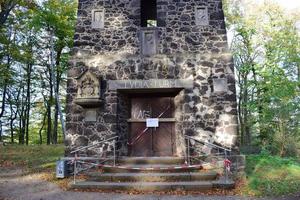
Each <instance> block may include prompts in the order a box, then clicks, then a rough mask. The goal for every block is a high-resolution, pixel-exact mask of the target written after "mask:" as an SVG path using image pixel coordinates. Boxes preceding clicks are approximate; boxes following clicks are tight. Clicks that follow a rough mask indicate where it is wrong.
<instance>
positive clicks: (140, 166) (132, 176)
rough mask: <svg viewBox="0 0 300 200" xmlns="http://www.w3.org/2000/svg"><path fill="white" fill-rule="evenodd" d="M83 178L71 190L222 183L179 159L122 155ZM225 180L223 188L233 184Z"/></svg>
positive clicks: (203, 187) (201, 187)
mask: <svg viewBox="0 0 300 200" xmlns="http://www.w3.org/2000/svg"><path fill="white" fill-rule="evenodd" d="M86 175H87V179H86V180H81V181H77V182H76V183H74V184H72V186H71V187H72V188H73V189H99V190H110V191H111V190H134V191H170V190H177V189H182V190H196V191H206V190H211V189H212V188H215V187H220V186H224V185H223V184H222V183H220V181H219V180H218V174H217V173H216V172H215V171H212V170H211V171H208V170H202V166H190V167H188V166H185V165H184V159H183V158H176V157H150V158H149V157H147V158H143V157H126V158H120V159H119V160H118V162H117V165H116V166H115V167H113V166H103V167H101V172H100V171H90V172H87V173H86ZM233 186H234V183H233V182H226V187H229V188H230V187H233Z"/></svg>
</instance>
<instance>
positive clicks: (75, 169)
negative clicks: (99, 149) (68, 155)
mask: <svg viewBox="0 0 300 200" xmlns="http://www.w3.org/2000/svg"><path fill="white" fill-rule="evenodd" d="M76 160H77V152H76V153H75V158H74V177H73V178H74V180H73V182H74V184H76V173H77V166H76V164H77V161H76Z"/></svg>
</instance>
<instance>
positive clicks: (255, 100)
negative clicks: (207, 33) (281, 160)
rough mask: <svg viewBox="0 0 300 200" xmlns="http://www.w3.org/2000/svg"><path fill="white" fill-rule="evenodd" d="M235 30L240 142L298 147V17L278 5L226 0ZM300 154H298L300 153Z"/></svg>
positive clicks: (292, 151) (278, 149)
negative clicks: (296, 25) (296, 24)
mask: <svg viewBox="0 0 300 200" xmlns="http://www.w3.org/2000/svg"><path fill="white" fill-rule="evenodd" d="M225 8H226V10H225V11H226V15H227V23H228V26H229V27H230V28H231V29H232V30H233V32H234V39H233V42H232V52H233V56H234V61H235V67H236V73H237V77H238V88H239V93H238V102H239V121H240V125H241V129H240V131H241V132H240V134H241V143H242V145H247V146H251V145H259V146H261V147H262V148H266V149H268V150H269V151H270V152H271V153H273V154H277V155H280V156H294V155H297V154H298V153H299V152H297V151H298V149H299V148H300V132H299V125H300V115H299V113H300V112H299V111H300V98H299V96H300V90H299V88H300V87H299V86H300V82H299V81H300V67H299V66H300V34H299V30H297V29H296V27H295V23H296V22H297V21H299V20H300V16H299V15H295V14H291V13H288V14H287V13H286V12H285V11H284V10H283V9H281V8H280V7H279V6H278V5H276V4H274V3H272V2H268V3H262V4H259V3H255V4H253V2H252V1H249V0H243V1H236V0H227V1H225ZM298 155H299V154H298Z"/></svg>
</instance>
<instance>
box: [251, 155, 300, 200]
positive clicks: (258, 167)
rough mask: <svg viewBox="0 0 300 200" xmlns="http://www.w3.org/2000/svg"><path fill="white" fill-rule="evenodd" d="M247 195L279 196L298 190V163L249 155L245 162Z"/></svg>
mask: <svg viewBox="0 0 300 200" xmlns="http://www.w3.org/2000/svg"><path fill="white" fill-rule="evenodd" d="M246 163H247V165H246V174H247V179H248V185H247V188H246V192H247V193H251V194H255V195H258V196H280V195H286V194H291V193H295V192H298V191H299V190H300V163H299V161H298V162H297V161H296V160H295V159H291V158H281V157H277V156H270V155H268V154H267V153H265V154H262V155H249V156H247V160H246Z"/></svg>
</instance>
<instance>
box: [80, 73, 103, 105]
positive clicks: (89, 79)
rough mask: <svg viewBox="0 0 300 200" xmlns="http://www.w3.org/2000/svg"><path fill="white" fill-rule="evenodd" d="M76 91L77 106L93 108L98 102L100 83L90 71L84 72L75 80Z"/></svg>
mask: <svg viewBox="0 0 300 200" xmlns="http://www.w3.org/2000/svg"><path fill="white" fill-rule="evenodd" d="M77 83H78V91H77V96H76V99H75V103H77V104H79V105H82V106H84V105H86V106H94V105H96V104H98V103H100V102H101V100H100V81H99V79H98V78H97V77H96V76H95V75H94V74H92V73H91V72H90V71H86V72H84V73H83V74H82V75H81V76H79V77H78V78H77Z"/></svg>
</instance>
